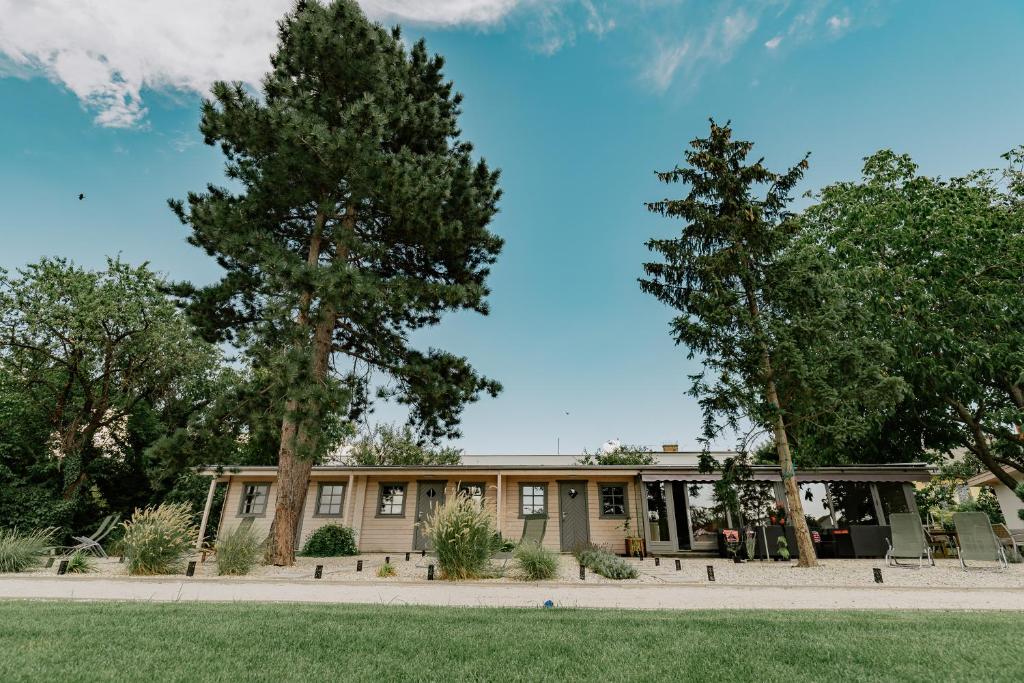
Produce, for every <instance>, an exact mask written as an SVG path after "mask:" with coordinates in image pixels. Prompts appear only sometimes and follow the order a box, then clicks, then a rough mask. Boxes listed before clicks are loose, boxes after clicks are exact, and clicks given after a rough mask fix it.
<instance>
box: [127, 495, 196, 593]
mask: <svg viewBox="0 0 1024 683" xmlns="http://www.w3.org/2000/svg"><path fill="white" fill-rule="evenodd" d="M122 526H123V527H124V536H123V537H122V539H121V545H122V550H123V552H124V555H125V560H126V562H127V564H128V573H129V574H132V575H152V574H174V573H178V572H180V571H181V569H182V565H183V563H184V559H185V557H186V555H187V554H188V553H189V552H190V551H191V550H192V548H193V546H194V544H195V542H196V534H197V533H198V529H196V527H195V526H194V525H193V524H192V509H191V508H190V507H189V506H188V505H187V504H184V503H165V504H162V505H159V506H158V507H155V508H153V507H149V508H146V509H145V510H136V511H135V514H134V515H132V518H131V520H129V521H127V522H124V523H123V524H122Z"/></svg>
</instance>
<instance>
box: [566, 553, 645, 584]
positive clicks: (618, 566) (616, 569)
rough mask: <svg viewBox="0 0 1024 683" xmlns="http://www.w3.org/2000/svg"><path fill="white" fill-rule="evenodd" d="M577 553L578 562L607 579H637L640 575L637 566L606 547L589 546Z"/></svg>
mask: <svg viewBox="0 0 1024 683" xmlns="http://www.w3.org/2000/svg"><path fill="white" fill-rule="evenodd" d="M575 555H576V561H577V562H579V563H580V564H581V565H583V566H584V567H586V568H587V569H589V570H590V571H592V572H594V573H595V574H600V575H601V576H603V577H605V578H606V579H615V580H621V579H635V578H636V577H637V576H639V574H638V573H637V570H636V567H634V566H633V565H631V564H630V563H629V562H627V561H626V560H624V559H622V558H621V557H618V556H617V555H615V554H613V553H612V552H611V551H609V550H607V549H605V548H601V547H598V546H589V547H587V548H583V549H582V550H580V551H578V552H576V553H575Z"/></svg>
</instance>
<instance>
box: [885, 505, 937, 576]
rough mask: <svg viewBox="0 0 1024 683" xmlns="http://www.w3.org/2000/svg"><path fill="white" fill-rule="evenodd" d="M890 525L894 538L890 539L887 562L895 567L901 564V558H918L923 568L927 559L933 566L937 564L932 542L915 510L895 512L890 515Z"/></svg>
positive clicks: (919, 566)
mask: <svg viewBox="0 0 1024 683" xmlns="http://www.w3.org/2000/svg"><path fill="white" fill-rule="evenodd" d="M889 526H890V528H891V529H892V540H891V541H889V550H888V552H886V554H885V562H886V564H888V565H889V566H890V567H895V566H897V565H900V562H899V561H900V560H910V559H917V561H918V565H917V566H918V568H921V567H923V566H924V561H925V560H926V559H927V560H928V562H929V563H930V564H931V565H932V566H933V567H934V566H935V560H934V559H932V548H931V544H930V543H929V542H928V537H927V536H926V535H925V533H924V527H923V526H922V525H921V518H920V517H918V516H917V515H916V514H914V513H913V512H897V513H893V514H891V515H889ZM886 540H888V539H886ZM900 566H905V565H900Z"/></svg>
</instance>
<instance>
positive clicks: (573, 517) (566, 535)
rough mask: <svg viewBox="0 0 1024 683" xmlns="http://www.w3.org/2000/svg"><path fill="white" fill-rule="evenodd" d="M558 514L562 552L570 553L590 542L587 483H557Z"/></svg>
mask: <svg viewBox="0 0 1024 683" xmlns="http://www.w3.org/2000/svg"><path fill="white" fill-rule="evenodd" d="M558 512H559V514H560V516H561V517H560V522H561V523H560V524H559V528H560V529H561V536H562V552H566V553H569V552H572V551H574V550H576V549H578V548H581V547H583V546H585V545H587V543H589V542H590V523H589V521H588V514H587V482H585V481H560V482H558Z"/></svg>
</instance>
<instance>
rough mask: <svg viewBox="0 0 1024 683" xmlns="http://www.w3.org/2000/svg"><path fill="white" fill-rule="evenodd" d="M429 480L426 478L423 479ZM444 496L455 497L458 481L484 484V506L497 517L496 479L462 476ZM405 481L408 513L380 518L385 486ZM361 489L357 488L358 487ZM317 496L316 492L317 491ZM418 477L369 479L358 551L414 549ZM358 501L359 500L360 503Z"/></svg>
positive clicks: (403, 550) (449, 481) (446, 490)
mask: <svg viewBox="0 0 1024 683" xmlns="http://www.w3.org/2000/svg"><path fill="white" fill-rule="evenodd" d="M424 480H426V478H424ZM447 481H448V483H447V485H446V486H445V495H446V496H453V495H455V491H456V487H457V486H458V484H459V481H465V482H467V483H476V482H482V483H483V484H484V487H485V492H484V506H485V507H486V508H487V510H489V511H490V513H491V515H492V516H493V515H494V514H495V511H496V510H495V508H496V507H497V503H496V502H495V501H496V498H497V495H496V493H497V478H496V477H494V476H490V477H486V476H479V477H473V476H470V477H462V478H461V479H460V480H456V479H448V480H447ZM398 482H405V484H406V491H405V514H404V516H402V517H378V516H377V499H378V496H379V492H380V485H381V484H382V483H398ZM356 488H358V487H356ZM313 495H314V496H315V495H316V493H315V492H314V493H313ZM416 496H417V479H416V478H395V477H376V476H375V477H366V478H365V489H364V497H363V500H362V503H361V505H360V510H361V519H360V531H359V550H360V551H361V552H364V553H374V552H392V553H394V552H407V551H410V550H412V547H413V532H414V525H415V523H416ZM357 502H358V501H357Z"/></svg>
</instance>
